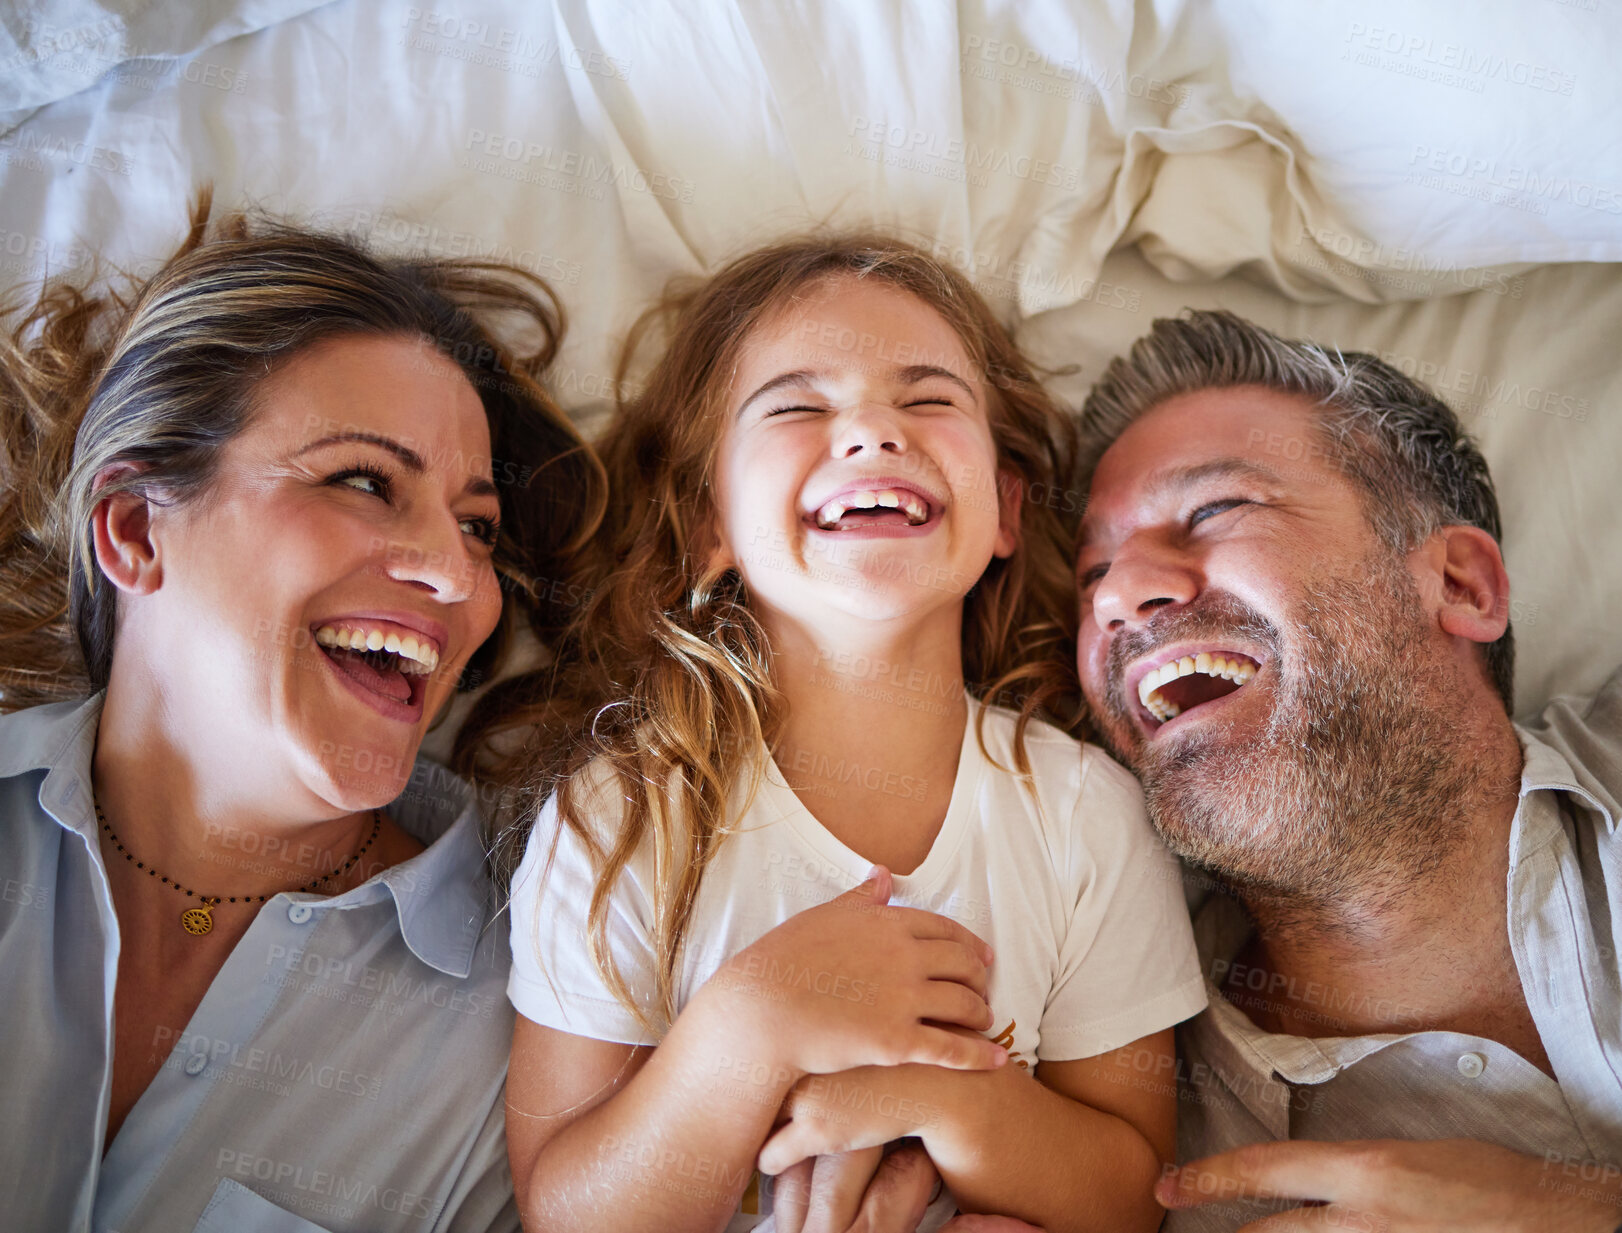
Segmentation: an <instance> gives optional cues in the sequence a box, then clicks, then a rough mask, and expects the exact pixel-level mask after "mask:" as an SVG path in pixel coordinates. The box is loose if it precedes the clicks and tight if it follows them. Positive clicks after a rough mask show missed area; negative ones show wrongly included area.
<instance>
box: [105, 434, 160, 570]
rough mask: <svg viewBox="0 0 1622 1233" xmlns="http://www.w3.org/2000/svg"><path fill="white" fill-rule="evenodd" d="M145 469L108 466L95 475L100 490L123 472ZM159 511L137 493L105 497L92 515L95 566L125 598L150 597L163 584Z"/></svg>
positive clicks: (132, 465)
mask: <svg viewBox="0 0 1622 1233" xmlns="http://www.w3.org/2000/svg"><path fill="white" fill-rule="evenodd" d="M144 469H145V468H144V467H141V466H138V465H136V464H133V463H113V464H109V465H108V466H105V467H103V468H102V469H101V470H100V471H98V472H97V473H96V478H95V483H96V484H97V485H98V486H99V485H100V484H102V483H104V482H106V481H107V480H110V479H113V478H115V477H116V476H117V475H118V474H119V473H120V472H123V471H132V472H139V471H142V470H144ZM157 509H158V507H157V506H156V505H155V504H154V503H153V502H152V501H151V500H150V499H149V498H148V496H147V494H146V493H145V492H142V491H140V490H139V489H136V490H126V491H123V492H117V493H114V494H113V495H112V496H110V497H103V498H102V499H101V500H100V501H99V502H97V503H96V508H95V509H94V510H93V511H91V515H90V526H91V542H92V544H93V546H94V548H95V551H96V564H97V565H98V566H100V568H101V572H102V573H103V574H104V575H106V577H107V580H108V581H109V582H111V583H112V584H113V585H114V586H115V587H117V588H118V589H119V590H120V591H123V592H125V593H126V594H129V595H150V594H151V593H152V592H153V591H156V590H157V589H158V587H159V585H160V584H161V583H162V581H163V560H162V554H161V553H160V551H159V545H158V539H157V537H156V536H155V535H154V534H153V525H152V524H153V515H154V513H155V512H156V511H157Z"/></svg>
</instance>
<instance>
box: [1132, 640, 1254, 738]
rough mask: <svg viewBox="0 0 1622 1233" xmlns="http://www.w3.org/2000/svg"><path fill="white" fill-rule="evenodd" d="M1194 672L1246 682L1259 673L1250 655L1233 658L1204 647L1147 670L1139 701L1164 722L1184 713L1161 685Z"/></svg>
mask: <svg viewBox="0 0 1622 1233" xmlns="http://www.w3.org/2000/svg"><path fill="white" fill-rule="evenodd" d="M1195 672H1203V673H1204V674H1205V675H1207V676H1214V677H1220V678H1221V679H1222V680H1224V681H1232V682H1234V683H1235V684H1236V685H1243V684H1245V683H1246V682H1247V681H1249V680H1250V678H1251V677H1253V676H1255V675H1256V665H1255V664H1253V663H1252V662H1251V661H1250V660H1248V659H1241V658H1238V657H1237V656H1236V657H1234V658H1231V659H1230V658H1228V657H1227V656H1223V655H1212V654H1210V653H1208V652H1206V651H1201V652H1200V653H1199V654H1198V655H1184V656H1183V657H1182V658H1181V659H1172V660H1167V661H1166V662H1165V663H1163V664H1161V665H1160V667H1158V668H1154V669H1151V670H1150V671H1149V672H1146V673H1144V676H1143V679H1142V680H1141V681H1139V682H1138V701H1140V702H1142V703H1143V705H1144V707H1145V708H1146V709H1147V710H1148V712H1149V714H1151V715H1153V716H1154V717H1155V718H1156V719H1158V720H1160V721H1161V722H1162V723H1164V722H1165V721H1166V720H1168V719H1175V718H1176V717H1177V716H1178V715H1181V714H1182V713H1183V708H1182V707H1180V706H1178V705H1177V704H1176V703H1175V702H1172V701H1171V700H1170V699H1168V698H1164V697H1162V696H1161V694H1160V687H1161V686H1162V685H1164V684H1166V683H1167V682H1168V681H1175V680H1176V679H1177V678H1178V677H1180V676H1189V675H1191V674H1192V673H1195Z"/></svg>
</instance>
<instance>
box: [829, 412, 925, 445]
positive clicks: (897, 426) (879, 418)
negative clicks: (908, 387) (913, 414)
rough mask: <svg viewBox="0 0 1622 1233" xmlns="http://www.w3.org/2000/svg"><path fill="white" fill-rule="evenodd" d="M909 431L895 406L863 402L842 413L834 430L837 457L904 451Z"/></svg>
mask: <svg viewBox="0 0 1622 1233" xmlns="http://www.w3.org/2000/svg"><path fill="white" fill-rule="evenodd" d="M906 452H907V433H906V425H905V423H904V422H903V417H902V415H901V413H900V412H898V411H897V410H896V409H895V408H894V407H890V406H885V405H883V404H877V403H863V404H861V405H860V406H856V407H852V408H851V409H850V410H848V411H846V412H845V413H844V414H843V415H841V416H840V419H839V423H838V425H837V426H836V427H835V429H834V439H833V455H834V457H835V458H854V457H856V456H857V455H859V454H863V453H870V454H904V453H906Z"/></svg>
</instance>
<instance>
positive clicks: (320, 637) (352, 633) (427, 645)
mask: <svg viewBox="0 0 1622 1233" xmlns="http://www.w3.org/2000/svg"><path fill="white" fill-rule="evenodd" d="M315 640H316V641H317V642H318V643H320V644H321V645H322V646H330V647H336V648H338V649H339V650H348V651H388V652H390V653H391V654H394V655H398V656H399V657H400V671H401V672H403V673H405V674H406V675H407V676H427V675H428V674H429V673H430V672H432V671H433V670H434V669H435V668H437V667H438V666H439V652H438V651H436V650H434V644H433V643H432V642H429V641H428V640H427V639H426V638H424V639H423V640H422V641H420V642H419V641H418V640H417V639H416V638H414V637H412V636H411V635H410V634H407V635H406V636H405V637H403V638H402V637H400V635H399V634H397V633H395V632H394V631H393V630H389V631H388V632H387V633H385V632H384V631H383V630H381V629H355V628H351V627H349V626H344V627H343V628H339V627H338V626H335V625H323V626H322V627H321V628H320V629H318V630H316V631H315Z"/></svg>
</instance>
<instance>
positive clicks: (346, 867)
mask: <svg viewBox="0 0 1622 1233" xmlns="http://www.w3.org/2000/svg"><path fill="white" fill-rule="evenodd" d="M91 804H92V805H94V806H95V809H96V818H97V819H98V820H99V821H100V822H101V829H102V830H104V831H106V832H107V838H109V839H111V840H112V841H113V847H115V848H117V849H118V850H119V851H120V852H122V853H123V854H124V859H125V860H127V861H129V862H130V863H131V864H132V865H134V866H135V867H136V868H137V869H144V870H146V872H147V874H148V875H150V876H151V877H154V878H158V880H159V881H161V882H162V883H163V884H164V885H165V886H172V887H174V888H175V889H176V890H177V891H179V892H180V893H181V894H183V895H185V896H186V897H187V898H189V899H195V900H197V901H198V902H199V903H201V904H202V905H203V906H202V907H199V908H187V909H186V910H185V911H184V912H182V913H181V914H180V927H181V928H182V929H184V930H185V931H186V932H187V933H191V934H195V935H197V936H198V937H201V936H202V935H203V934H205V933H207V932H209V931H210V930H211V929H213V928H214V916H213V912H214V909H215V907H216V906H217V905H219V904H221V903H263V902H265V900H267V899H269V898H270V896H271V895H279V894H281V893H282V892H281V891H269V892H267V893H265V894H263V895H231V896H229V897H222V896H220V895H199V894H198V893H197V892H196V891H194V890H188V889H186V887H184V886H182V885H181V884H180V883H179V882H176V881H175V880H174V879H173V878H166V877H163V876H162V875H160V874H159V873H158V871H157V870H156V869H154V868H152V866H150V865H148V864H146V863H145V862H144V861H138V860H136V859H135V854H134V853H133V852H131V851H130V850H129V849H128V848H126V847H125V846H124V845H123V843H122V842H120V840H119V838H118V836H117V835H115V834H113V828H112V827H111V826H109V825H108V824H107V817H106V815H105V814H103V813H102V812H101V804H100V802H98V801H95V800H92V801H91ZM382 829H383V815H382V814H381V813H380V812H378V811H377V810H376V809H374V810H372V833H371V834H370V835H368V836H367V837H366V842H365V843H363V844H361V845H360V850H359V851H357V852H356V853H355V854H354V855H353V856H351V857H350V858H349V859H348V860H346V861H345V862H344V863H343V864H341V865H339V866H338V868H336V869H334V870H333V871H332V872H331V873H324V874H322V875H321V876H320V877H319V878H315V879H314V880H312V881H309V882H306V883H305V884H304V885H303V886H300V887H297V888H295V889H294V891H293V892H292V893H293V894H303V893H305V892H307V891H313V890H314V889H315V888H316V887H317V886H319V885H320V884H321V883H323V882H326V881H328V880H329V879H331V878H336V877H339V876H340V875H342V874H345V873H348V872H349V871H350V870H351V869H353V868H354V867H355V864H356V862H358V861H359V860H360V858H361V857H363V856H365V855H366V850H367V849H368V848H370V847H371V846H372V843H373V842H374V841H375V840H376V839H377V833H378V832H379V831H380V830H382Z"/></svg>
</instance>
